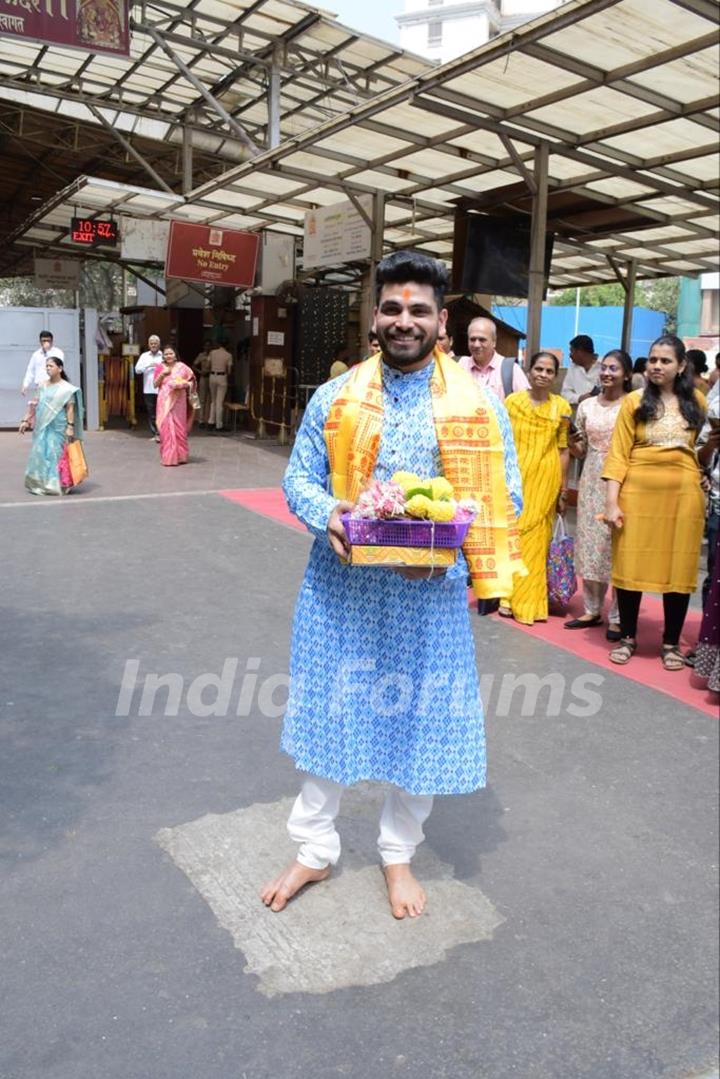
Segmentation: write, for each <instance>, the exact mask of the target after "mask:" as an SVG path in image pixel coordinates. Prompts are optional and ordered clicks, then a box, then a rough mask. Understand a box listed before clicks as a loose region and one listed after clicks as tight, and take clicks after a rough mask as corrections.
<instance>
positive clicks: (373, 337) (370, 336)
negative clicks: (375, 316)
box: [367, 330, 380, 345]
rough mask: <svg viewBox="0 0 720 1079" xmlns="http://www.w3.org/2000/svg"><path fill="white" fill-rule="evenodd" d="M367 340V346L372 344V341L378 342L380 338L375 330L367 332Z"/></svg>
mask: <svg viewBox="0 0 720 1079" xmlns="http://www.w3.org/2000/svg"><path fill="white" fill-rule="evenodd" d="M367 339H368V344H369V345H370V344H372V342H373V341H379V340H380V338H379V337H378V335H377V330H368V335H367Z"/></svg>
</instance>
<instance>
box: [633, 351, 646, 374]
mask: <svg viewBox="0 0 720 1079" xmlns="http://www.w3.org/2000/svg"><path fill="white" fill-rule="evenodd" d="M646 367H647V356H638V358H637V359H636V360H635V363H634V364H633V374H634V375H644V374H645V368H646Z"/></svg>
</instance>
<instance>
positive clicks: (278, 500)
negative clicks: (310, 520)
mask: <svg viewBox="0 0 720 1079" xmlns="http://www.w3.org/2000/svg"><path fill="white" fill-rule="evenodd" d="M220 495H221V497H222V498H227V499H229V501H230V502H238V503H239V504H240V505H241V506H244V507H245V509H246V510H252V511H253V513H259V514H260V515H261V516H262V517H269V518H270V519H271V520H272V521H278V522H279V523H280V524H281V525H286V526H287V527H288V528H298V529H299V530H300V531H301V532H306V531H307V530H306V528H305V525H304V524H301V523H300V521H298V519H297V517H294V516H293V515H292V513H291V512H290V510H289V509H288V508H287V502H286V501H285V495H284V494H283V493H282V491H281V490H280V488H279V487H250V488H247V489H246V490H242V491H240V490H238V491H220Z"/></svg>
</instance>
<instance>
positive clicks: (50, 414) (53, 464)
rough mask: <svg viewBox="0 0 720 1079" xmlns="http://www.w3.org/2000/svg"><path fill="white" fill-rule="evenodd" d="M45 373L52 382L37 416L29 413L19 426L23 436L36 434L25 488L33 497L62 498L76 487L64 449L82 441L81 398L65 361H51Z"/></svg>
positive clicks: (42, 396) (43, 392) (40, 401)
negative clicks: (75, 440)
mask: <svg viewBox="0 0 720 1079" xmlns="http://www.w3.org/2000/svg"><path fill="white" fill-rule="evenodd" d="M46 370H47V373H48V378H49V379H50V381H49V382H47V383H46V384H45V385H44V386H43V387H42V388H41V390H40V397H39V399H38V402H37V407H36V409H35V414H34V416H33V415H31V413H30V412H28V414H27V415H26V416H25V418H24V419H23V421H22V423H21V424H20V431H21V432H25V431H28V430H30V429H31V428H32V431H33V444H32V449H31V450H30V457H29V460H28V465H27V471H26V473H25V486H26V487H27V489H28V491H30V492H31V493H32V494H34V495H61V494H66V493H67V492H68V491H69V490H70V488H71V487H72V485H73V482H72V477H71V475H70V467H69V465H68V462H67V454H66V453H65V448H66V446H67V443H68V442H69V441H71V440H72V439H75V438H81V437H82V394H81V393H80V390H79V389H78V388H77V386H73V385H72V384H71V382H70V381H69V380H68V377H67V375H66V374H65V368H64V365H63V361H62V360H60V359H58V358H57V357H54V356H53V357H51V358H50V359H48V361H47V364H46Z"/></svg>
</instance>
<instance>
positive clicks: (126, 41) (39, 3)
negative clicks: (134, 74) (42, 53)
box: [0, 0, 130, 56]
mask: <svg viewBox="0 0 720 1079" xmlns="http://www.w3.org/2000/svg"><path fill="white" fill-rule="evenodd" d="M128 3H129V0H0V37H4V36H5V35H10V36H12V37H19V38H23V39H24V40H25V41H42V42H45V43H47V44H48V45H69V46H70V47H72V48H77V49H85V51H86V52H109V53H114V54H115V55H117V56H129V55H130V34H129V31H128Z"/></svg>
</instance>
